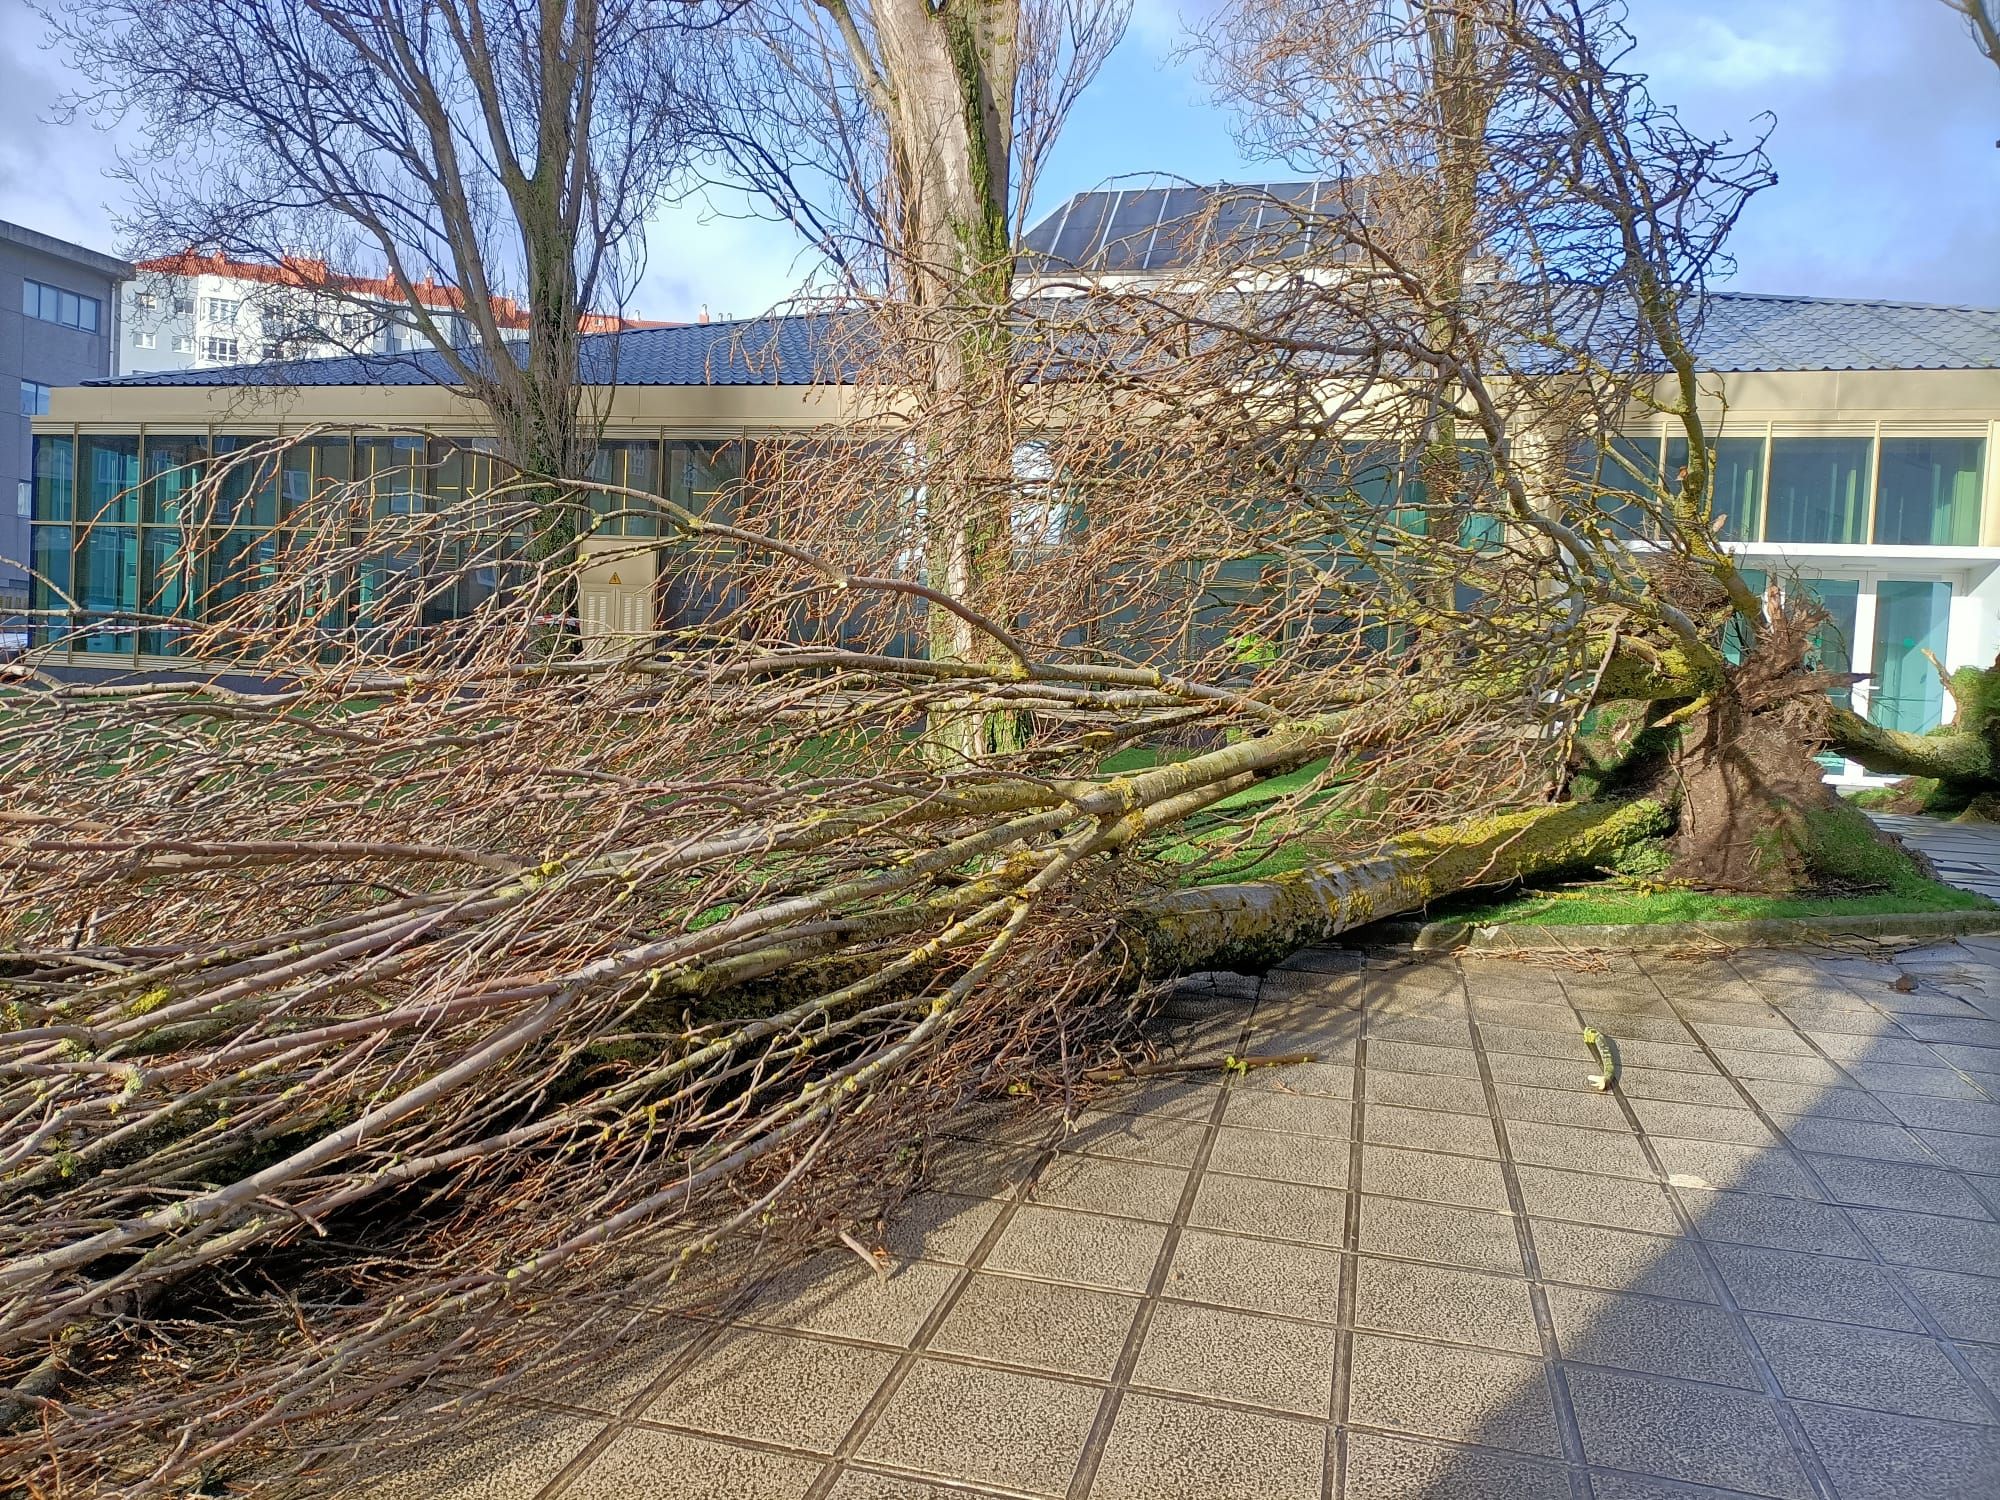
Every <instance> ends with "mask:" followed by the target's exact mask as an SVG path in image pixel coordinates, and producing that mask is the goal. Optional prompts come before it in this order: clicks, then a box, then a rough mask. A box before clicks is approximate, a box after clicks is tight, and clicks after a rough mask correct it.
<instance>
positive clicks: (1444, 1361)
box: [1348, 1333, 1562, 1457]
mask: <svg viewBox="0 0 2000 1500" xmlns="http://www.w3.org/2000/svg"><path fill="white" fill-rule="evenodd" d="M1352 1360H1353V1365H1352V1375H1351V1378H1352V1385H1351V1389H1350V1392H1349V1397H1348V1417H1349V1419H1350V1420H1351V1421H1353V1422H1356V1423H1358V1424H1361V1425H1364V1426H1370V1427H1394V1428H1398V1429H1400V1430H1402V1431H1404V1432H1414V1433H1419V1434H1422V1435H1424V1436H1428V1437H1439V1438H1444V1439H1447V1440H1448V1441H1452V1442H1464V1443H1481V1444H1485V1445H1487V1446H1490V1447H1498V1448H1508V1449H1512V1450H1514V1451H1516V1452H1522V1453H1539V1454H1546V1455H1548V1456H1550V1457H1559V1456H1560V1455H1561V1453H1562V1436H1561V1432H1560V1429H1559V1428H1558V1427H1557V1426H1556V1420H1555V1410H1554V1407H1553V1406H1552V1405H1551V1404H1550V1400H1549V1388H1548V1379H1547V1377H1546V1376H1545V1375H1544V1374H1543V1370H1542V1364H1541V1361H1540V1360H1534V1359H1522V1358H1520V1357H1518V1356H1515V1355H1512V1354H1498V1353H1493V1352H1489V1351H1486V1350H1476V1349H1463V1348H1447V1347H1445V1346H1444V1345H1441V1344H1420V1343H1416V1342H1413V1341H1411V1340H1408V1339H1397V1338H1388V1337H1385V1336H1382V1335H1378V1334H1372V1333H1357V1334H1356V1335H1355V1336H1354V1344H1353V1355H1352Z"/></svg>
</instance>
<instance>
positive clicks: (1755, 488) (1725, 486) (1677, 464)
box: [1667, 437, 1764, 542]
mask: <svg viewBox="0 0 2000 1500" xmlns="http://www.w3.org/2000/svg"><path fill="white" fill-rule="evenodd" d="M1687 451H1688V445H1687V439H1686V438H1668V439H1667V479H1668V481H1669V482H1670V483H1673V484H1676V485H1677V484H1679V483H1680V478H1681V471H1682V470H1684V469H1685V468H1686V467H1687ZM1709 452H1710V453H1711V454H1712V455H1713V459H1712V461H1713V463H1714V473H1713V474H1712V475H1711V476H1710V479H1711V487H1710V489H1709V501H1708V505H1709V519H1710V520H1714V519H1716V518H1717V517H1720V518H1721V520H1722V529H1721V530H1720V531H1718V532H1717V533H1716V535H1717V536H1719V537H1721V538H1722V539H1723V540H1724V541H1725V542H1749V541H1754V540H1756V537H1757V502H1758V501H1759V500H1760V499H1761V498H1762V490H1763V487H1764V440H1763V439H1762V438H1760V437H1754V438H1717V439H1716V440H1715V441H1714V443H1713V444H1712V445H1711V446H1710V448H1709Z"/></svg>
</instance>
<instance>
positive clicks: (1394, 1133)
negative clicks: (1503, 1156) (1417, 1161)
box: [1362, 1103, 1500, 1158]
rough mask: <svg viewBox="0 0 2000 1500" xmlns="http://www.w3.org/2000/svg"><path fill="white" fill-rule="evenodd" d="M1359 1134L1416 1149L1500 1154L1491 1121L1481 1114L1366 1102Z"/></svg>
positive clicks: (1487, 1154) (1457, 1153)
mask: <svg viewBox="0 0 2000 1500" xmlns="http://www.w3.org/2000/svg"><path fill="white" fill-rule="evenodd" d="M1362 1136H1363V1138H1364V1139H1366V1140H1370V1141H1377V1142H1380V1143H1381V1144H1383V1145H1385V1146H1408V1147H1411V1148H1412V1149H1414V1150H1419V1151H1448V1152H1452V1153H1454V1154H1456V1155H1459V1156H1490V1157H1495V1158H1497V1157H1498V1156H1499V1155H1500V1146H1499V1143H1498V1142H1497V1141H1496V1140H1494V1138H1493V1122H1492V1120H1490V1119H1489V1118H1487V1117H1485V1116H1484V1115H1454V1114H1444V1113H1441V1112H1439V1111H1438V1110H1434V1109H1401V1108H1398V1107H1397V1106H1395V1105H1392V1104H1376V1103H1371V1104H1369V1106H1368V1108H1367V1111H1366V1112H1365V1114H1364V1115H1363V1121H1362Z"/></svg>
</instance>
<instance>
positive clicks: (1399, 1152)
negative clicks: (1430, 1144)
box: [1361, 1145, 1508, 1211]
mask: <svg viewBox="0 0 2000 1500" xmlns="http://www.w3.org/2000/svg"><path fill="white" fill-rule="evenodd" d="M1361 1187H1362V1190H1363V1191H1364V1192H1370V1193H1382V1194H1386V1195H1387V1196H1389V1197H1392V1198H1415V1199H1418V1200H1420V1201H1422V1202H1426V1203H1452V1204H1457V1205H1458V1206H1459V1207H1461V1208H1490V1209H1498V1210H1502V1211H1504V1210H1505V1209H1506V1208H1507V1206H1508V1205H1507V1184H1506V1182H1505V1181H1504V1179H1502V1177H1501V1175H1500V1166H1499V1163H1497V1162H1492V1161H1484V1160H1480V1159H1477V1158H1474V1157H1469V1156H1444V1155H1441V1154H1439V1153H1437V1152H1434V1151H1407V1150H1404V1149H1402V1148H1400V1147H1396V1146H1377V1145H1368V1146H1364V1147H1362V1150H1361Z"/></svg>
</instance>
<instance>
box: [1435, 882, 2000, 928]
mask: <svg viewBox="0 0 2000 1500" xmlns="http://www.w3.org/2000/svg"><path fill="white" fill-rule="evenodd" d="M1992 904H1993V903H1992V902H1990V901H1988V900H1987V899H1986V898H1985V897H1984V896H1976V895H1974V894H1973V893H1972V892H1971V891H1961V890H1959V889H1958V888H1957V887H1956V886H1949V885H1944V884H1942V883H1941V882H1939V881H1935V880H1926V879H1924V878H1922V877H1921V876H1918V877H1915V878H1913V879H1911V880H1908V881H1904V882H1900V883H1899V884H1898V885H1897V886H1895V887H1892V888H1890V889H1888V890H1882V891H1870V892H1866V893H1864V894H1859V895H1852V896H1844V895H1825V896H1725V895H1717V894H1715V893H1713V892H1709V891H1695V890H1686V889H1679V888H1675V887H1670V886H1660V885H1655V884H1652V883H1651V882H1648V881H1643V880H1629V879H1624V878H1613V879H1610V880H1600V881H1593V882H1591V883H1590V884H1588V885H1575V886H1560V887H1556V888H1553V889H1548V890H1524V891H1517V892H1515V893H1514V894H1512V895H1506V896H1499V897H1492V896H1488V897H1485V898H1483V899H1482V898H1478V897H1471V898H1465V899H1463V900H1461V901H1445V902H1440V903H1438V904H1437V905H1436V906H1434V907H1432V908H1431V909H1430V911H1429V912H1428V913H1426V915H1427V916H1429V917H1430V918H1431V919H1432V920H1435V921H1451V922H1469V923H1472V924H1474V925H1477V926H1482V927H1485V926H1493V925H1499V924H1507V923H1528V924H1533V925H1537V926H1543V927H1592V926H1612V925H1625V924H1628V923H1629V924H1651V923H1655V922H1754V921H1768V920H1771V919H1774V918H1780V917H1786V918H1789V917H1808V918H1815V919H1838V918H1841V917H1862V916H1890V915H1895V916H1903V915H1907V914H1909V913H1911V912H1942V911H1978V910H1982V909H1984V908H1988V907H1990V906H1992Z"/></svg>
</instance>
